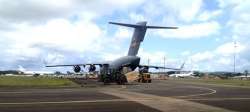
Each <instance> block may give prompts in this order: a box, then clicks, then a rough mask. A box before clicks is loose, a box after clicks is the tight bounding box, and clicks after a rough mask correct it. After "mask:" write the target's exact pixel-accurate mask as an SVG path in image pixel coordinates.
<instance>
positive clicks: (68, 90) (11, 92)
mask: <svg viewBox="0 0 250 112" xmlns="http://www.w3.org/2000/svg"><path fill="white" fill-rule="evenodd" d="M75 91H83V90H74V89H62V90H49V91H48V90H44V91H42V90H38V91H37V90H27V91H0V94H25V93H58V92H68V93H70V92H75Z"/></svg>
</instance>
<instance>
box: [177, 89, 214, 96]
mask: <svg viewBox="0 0 250 112" xmlns="http://www.w3.org/2000/svg"><path fill="white" fill-rule="evenodd" d="M189 87H192V88H200V89H206V90H209V91H210V92H206V93H201V94H191V95H184V96H174V97H177V98H183V97H194V96H205V95H211V94H215V93H216V92H217V91H216V90H214V89H211V88H206V87H198V86H189Z"/></svg>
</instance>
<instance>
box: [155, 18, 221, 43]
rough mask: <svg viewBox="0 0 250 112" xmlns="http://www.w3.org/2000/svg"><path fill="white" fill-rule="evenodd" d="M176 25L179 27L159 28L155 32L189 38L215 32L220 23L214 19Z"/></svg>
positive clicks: (167, 36)
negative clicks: (171, 28)
mask: <svg viewBox="0 0 250 112" xmlns="http://www.w3.org/2000/svg"><path fill="white" fill-rule="evenodd" d="M178 27H179V28H178V29H175V30H159V31H157V33H158V34H159V35H160V36H161V37H163V38H179V39H190V38H202V37H207V36H210V35H213V34H217V33H219V30H220V28H221V26H220V24H219V23H217V22H216V21H212V22H204V23H199V24H191V25H185V26H178Z"/></svg>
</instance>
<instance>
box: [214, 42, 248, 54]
mask: <svg viewBox="0 0 250 112" xmlns="http://www.w3.org/2000/svg"><path fill="white" fill-rule="evenodd" d="M234 46H235V44H234V42H229V43H225V44H223V45H221V46H219V47H217V49H216V50H215V52H216V53H217V54H220V55H224V56H228V55H232V54H234V53H240V52H243V51H244V50H245V49H246V47H245V45H243V44H241V43H236V47H234Z"/></svg>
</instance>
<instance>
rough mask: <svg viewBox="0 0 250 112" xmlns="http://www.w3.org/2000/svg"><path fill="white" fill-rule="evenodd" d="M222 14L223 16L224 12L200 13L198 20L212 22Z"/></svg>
mask: <svg viewBox="0 0 250 112" xmlns="http://www.w3.org/2000/svg"><path fill="white" fill-rule="evenodd" d="M221 14H222V10H216V11H204V12H202V13H200V15H199V16H198V20H200V21H208V20H211V19H214V18H216V17H218V16H219V15H221Z"/></svg>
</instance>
